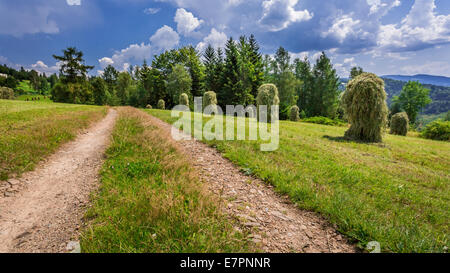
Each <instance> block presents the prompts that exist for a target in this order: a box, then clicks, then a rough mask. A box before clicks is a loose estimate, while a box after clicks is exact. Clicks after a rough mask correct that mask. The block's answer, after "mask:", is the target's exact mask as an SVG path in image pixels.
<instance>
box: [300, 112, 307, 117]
mask: <svg viewBox="0 0 450 273" xmlns="http://www.w3.org/2000/svg"><path fill="white" fill-rule="evenodd" d="M300 118H301V119H305V118H306V113H305V110H302V111H301V112H300Z"/></svg>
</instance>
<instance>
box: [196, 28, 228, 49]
mask: <svg viewBox="0 0 450 273" xmlns="http://www.w3.org/2000/svg"><path fill="white" fill-rule="evenodd" d="M227 39H228V38H227V35H226V34H225V33H223V32H219V31H217V30H216V29H215V28H213V29H211V33H210V34H209V35H208V36H206V37H205V38H203V41H201V42H200V43H198V45H197V48H196V49H197V51H199V52H203V51H204V50H205V49H206V47H207V46H208V44H211V46H213V47H214V48H218V47H224V46H225V44H226V42H227Z"/></svg>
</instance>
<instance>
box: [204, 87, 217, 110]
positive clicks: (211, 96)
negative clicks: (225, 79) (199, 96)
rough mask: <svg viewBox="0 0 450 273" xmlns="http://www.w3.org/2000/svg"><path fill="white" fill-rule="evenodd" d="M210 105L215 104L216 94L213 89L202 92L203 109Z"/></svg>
mask: <svg viewBox="0 0 450 273" xmlns="http://www.w3.org/2000/svg"><path fill="white" fill-rule="evenodd" d="M210 105H214V106H215V105H217V95H216V92H214V91H208V92H205V94H203V109H205V108H206V107H208V106H210Z"/></svg>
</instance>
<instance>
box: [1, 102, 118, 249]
mask: <svg viewBox="0 0 450 273" xmlns="http://www.w3.org/2000/svg"><path fill="white" fill-rule="evenodd" d="M116 117H117V112H116V111H115V110H110V111H109V113H108V115H107V116H106V117H105V118H104V119H103V120H102V121H100V122H99V123H96V124H94V125H93V126H92V127H90V128H89V129H87V130H86V131H85V133H83V134H81V135H80V136H78V137H77V138H76V139H75V140H74V141H72V142H70V143H67V144H65V145H63V146H62V147H61V148H60V149H59V150H58V151H57V152H56V153H55V154H53V155H52V156H50V157H49V158H48V159H47V160H46V162H45V163H43V164H42V165H41V166H38V167H37V169H36V170H35V171H32V172H29V173H26V174H24V175H23V176H22V177H21V178H20V179H12V180H10V181H8V183H9V184H10V185H11V187H15V189H16V190H17V192H16V193H15V194H14V195H11V196H10V195H8V196H5V197H3V196H2V197H0V253H1V252H66V251H67V250H66V246H67V244H68V242H69V241H71V240H74V239H77V237H78V229H79V227H80V224H81V218H82V217H83V214H84V212H85V209H86V205H87V204H88V201H89V195H90V193H91V192H92V190H94V189H95V188H96V186H97V179H98V172H99V170H100V167H101V165H102V163H103V155H104V152H105V149H106V148H107V145H108V141H109V137H110V134H111V131H112V129H113V126H114V122H115V120H116Z"/></svg>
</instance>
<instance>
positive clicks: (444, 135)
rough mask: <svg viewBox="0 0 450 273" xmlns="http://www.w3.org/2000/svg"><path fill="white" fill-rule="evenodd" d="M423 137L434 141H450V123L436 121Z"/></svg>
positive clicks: (425, 131) (429, 125)
mask: <svg viewBox="0 0 450 273" xmlns="http://www.w3.org/2000/svg"><path fill="white" fill-rule="evenodd" d="M422 137H424V138H428V139H434V140H444V141H450V121H443V120H440V119H438V120H436V121H434V122H432V123H430V124H428V126H427V127H426V128H425V130H424V131H423V132H422Z"/></svg>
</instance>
